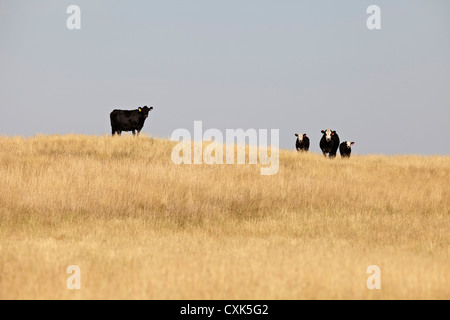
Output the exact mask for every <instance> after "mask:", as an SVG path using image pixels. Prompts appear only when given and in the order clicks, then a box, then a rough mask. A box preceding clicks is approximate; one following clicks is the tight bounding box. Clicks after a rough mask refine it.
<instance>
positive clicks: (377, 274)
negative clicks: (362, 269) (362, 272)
mask: <svg viewBox="0 0 450 320" xmlns="http://www.w3.org/2000/svg"><path fill="white" fill-rule="evenodd" d="M367 274H370V276H369V278H367V289H369V290H374V289H376V290H381V269H380V267H379V266H375V265H373V266H368V267H367Z"/></svg>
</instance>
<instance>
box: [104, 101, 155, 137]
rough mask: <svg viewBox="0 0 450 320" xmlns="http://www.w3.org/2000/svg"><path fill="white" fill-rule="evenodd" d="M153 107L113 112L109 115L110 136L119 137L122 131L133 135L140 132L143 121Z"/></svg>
mask: <svg viewBox="0 0 450 320" xmlns="http://www.w3.org/2000/svg"><path fill="white" fill-rule="evenodd" d="M152 110H153V107H150V108H149V107H147V106H145V107H143V108H138V109H137V110H114V111H113V112H111V114H110V119H111V129H112V135H113V136H114V135H115V134H116V133H117V134H118V135H119V136H120V135H121V133H122V131H132V132H133V135H135V134H136V131H137V133H138V136H139V133H140V132H141V130H142V127H143V126H144V122H145V119H147V118H148V113H149V112H150V111H152Z"/></svg>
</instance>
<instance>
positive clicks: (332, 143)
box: [319, 129, 340, 158]
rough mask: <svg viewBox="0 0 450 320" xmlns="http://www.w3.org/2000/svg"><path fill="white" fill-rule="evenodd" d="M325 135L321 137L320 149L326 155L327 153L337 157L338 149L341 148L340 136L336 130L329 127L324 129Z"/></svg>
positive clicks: (331, 156)
mask: <svg viewBox="0 0 450 320" xmlns="http://www.w3.org/2000/svg"><path fill="white" fill-rule="evenodd" d="M322 133H323V136H322V139H320V144H319V146H320V149H321V150H322V153H323V155H324V156H325V157H326V156H327V154H328V156H329V157H330V158H334V157H336V153H337V150H338V148H339V142H340V140H339V136H338V134H337V133H336V131H334V130H331V129H327V130H322Z"/></svg>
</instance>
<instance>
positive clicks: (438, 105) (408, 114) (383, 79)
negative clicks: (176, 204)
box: [0, 0, 450, 154]
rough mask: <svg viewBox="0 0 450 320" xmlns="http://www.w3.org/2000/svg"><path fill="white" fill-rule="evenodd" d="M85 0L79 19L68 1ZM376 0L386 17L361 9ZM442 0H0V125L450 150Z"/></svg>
mask: <svg viewBox="0 0 450 320" xmlns="http://www.w3.org/2000/svg"><path fill="white" fill-rule="evenodd" d="M71 4H76V5H79V6H80V8H81V30H72V31H71V30H68V29H67V27H66V19H67V18H68V16H69V15H68V14H67V13H66V9H67V7H68V6H69V5H71ZM371 4H376V5H378V6H380V8H381V28H382V29H381V30H368V29H367V27H366V20H367V18H368V17H369V14H367V13H366V9H367V7H368V6H369V5H371ZM449 15H450V1H448V0H441V1H439V0H422V1H413V0H396V1H391V0H390V1H381V0H371V1H365V0H353V1H346V0H343V1H336V0H319V1H318V0H309V1H300V0H289V1H288V0H278V1H275V0H273V1H267V0H240V1H237V0H226V1H225V0H222V1H218V0H215V1H214V0H191V1H188V0H183V1H181V0H179V1H173V0H159V1H148V0H145V1H137V0H135V1H125V0H120V1H112V0H108V1H106V0H105V1H100V0H96V1H92V0H89V1H81V0H71V1H65V0H52V1H51V0H47V1H44V0H39V1H38V0H33V1H31V0H29V1H22V0H0V48H1V50H0V134H1V135H23V136H30V135H35V134H36V133H45V134H65V133H79V134H96V135H104V134H110V131H111V129H110V124H109V113H110V112H111V111H112V110H113V109H115V108H121V109H135V108H137V107H139V106H144V105H148V106H154V107H155V109H154V110H153V111H152V113H151V116H150V118H149V119H148V120H147V122H146V125H145V127H144V129H143V132H145V133H147V134H152V135H153V136H156V137H170V135H171V133H172V131H173V130H175V129H177V128H187V129H189V130H190V131H191V132H193V122H194V120H202V121H203V128H204V130H206V129H208V128H218V129H220V130H223V132H225V129H226V128H230V129H231V128H243V129H248V128H255V129H280V146H281V147H282V148H289V149H294V146H295V136H294V133H297V132H302V133H303V132H306V133H308V135H309V137H310V139H311V144H312V145H311V150H312V151H314V152H319V146H318V145H319V140H320V137H321V133H320V131H321V130H323V129H326V128H332V129H334V130H337V132H338V134H339V135H340V138H341V141H344V140H352V141H356V145H355V146H354V148H353V152H354V153H359V154H367V153H386V154H393V153H401V154H404V153H414V154H450V134H449V131H450V18H449Z"/></svg>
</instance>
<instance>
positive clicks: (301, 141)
mask: <svg viewBox="0 0 450 320" xmlns="http://www.w3.org/2000/svg"><path fill="white" fill-rule="evenodd" d="M295 136H296V137H297V139H296V140H295V148H296V149H297V151H305V152H306V151H308V150H309V138H308V137H307V136H306V133H304V134H301V133H296V134H295Z"/></svg>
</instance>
